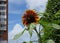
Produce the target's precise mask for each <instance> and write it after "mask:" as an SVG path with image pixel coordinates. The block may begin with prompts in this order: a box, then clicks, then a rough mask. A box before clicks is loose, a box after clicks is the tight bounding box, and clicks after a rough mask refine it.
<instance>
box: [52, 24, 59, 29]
mask: <svg viewBox="0 0 60 43" xmlns="http://www.w3.org/2000/svg"><path fill="white" fill-rule="evenodd" d="M52 27H53V28H55V29H60V25H58V24H52Z"/></svg>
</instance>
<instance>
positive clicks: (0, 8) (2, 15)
mask: <svg viewBox="0 0 60 43" xmlns="http://www.w3.org/2000/svg"><path fill="white" fill-rule="evenodd" d="M7 21H8V0H0V43H7V40H8V22H7Z"/></svg>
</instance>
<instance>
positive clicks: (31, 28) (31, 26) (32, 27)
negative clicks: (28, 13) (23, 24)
mask: <svg viewBox="0 0 60 43" xmlns="http://www.w3.org/2000/svg"><path fill="white" fill-rule="evenodd" d="M35 27H36V25H35V24H34V23H31V24H30V26H29V27H28V28H29V30H28V31H29V34H30V38H31V37H32V32H33V30H34V28H35Z"/></svg>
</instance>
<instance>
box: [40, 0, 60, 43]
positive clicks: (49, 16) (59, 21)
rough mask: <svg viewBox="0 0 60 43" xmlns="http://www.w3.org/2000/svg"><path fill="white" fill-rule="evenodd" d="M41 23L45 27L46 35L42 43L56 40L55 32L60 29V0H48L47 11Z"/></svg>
mask: <svg viewBox="0 0 60 43" xmlns="http://www.w3.org/2000/svg"><path fill="white" fill-rule="evenodd" d="M43 15H44V17H42V18H41V20H40V21H39V23H40V24H41V25H42V26H43V30H44V35H43V37H42V42H43V43H47V42H46V41H47V40H48V39H54V32H53V31H54V30H55V29H60V0H48V4H47V7H46V11H45V13H44V14H43Z"/></svg>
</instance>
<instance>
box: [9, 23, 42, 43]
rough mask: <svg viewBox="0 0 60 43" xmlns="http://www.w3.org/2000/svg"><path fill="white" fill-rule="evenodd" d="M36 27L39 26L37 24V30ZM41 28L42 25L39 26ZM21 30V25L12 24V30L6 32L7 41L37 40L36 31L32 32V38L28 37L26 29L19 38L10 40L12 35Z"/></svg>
mask: <svg viewBox="0 0 60 43" xmlns="http://www.w3.org/2000/svg"><path fill="white" fill-rule="evenodd" d="M38 28H39V25H37V30H39V29H38ZM41 29H42V27H41ZM23 30H24V28H23V27H22V26H21V25H19V24H16V25H15V26H14V28H13V30H12V31H10V32H9V33H8V38H9V41H8V42H9V43H17V42H18V43H21V42H24V41H26V42H29V41H30V40H38V37H37V35H36V32H33V35H32V38H31V39H30V35H29V32H28V31H25V32H24V34H23V35H22V36H21V37H20V38H19V39H17V40H12V39H13V37H14V36H15V35H16V34H18V33H20V32H22V31H23Z"/></svg>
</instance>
